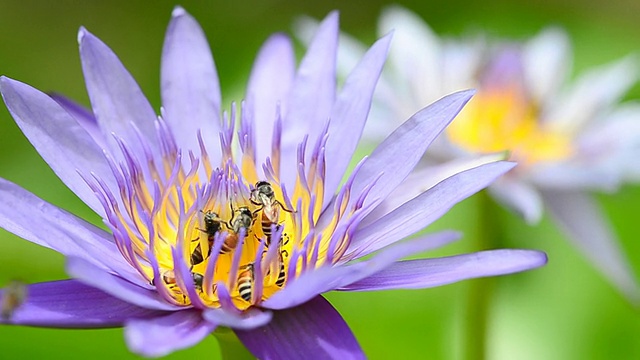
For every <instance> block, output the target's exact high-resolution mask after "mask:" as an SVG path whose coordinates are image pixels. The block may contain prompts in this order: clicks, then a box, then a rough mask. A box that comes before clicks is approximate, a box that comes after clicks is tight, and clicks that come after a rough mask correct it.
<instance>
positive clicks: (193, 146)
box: [161, 6, 221, 159]
mask: <svg viewBox="0 0 640 360" xmlns="http://www.w3.org/2000/svg"><path fill="white" fill-rule="evenodd" d="M161 90H162V105H163V107H164V113H163V114H164V119H165V120H166V121H167V123H168V124H169V127H170V128H171V130H172V132H173V134H174V136H175V139H176V143H177V144H178V147H179V148H181V149H182V151H183V153H185V154H187V153H188V152H189V151H193V153H194V154H199V153H200V145H199V142H198V138H197V134H198V131H200V132H201V134H202V139H203V141H204V143H205V146H206V149H207V152H208V153H209V155H210V156H211V158H212V159H219V158H220V151H221V150H220V146H219V145H218V142H217V140H218V131H219V129H220V102H221V100H220V85H219V80H218V73H217V72H216V67H215V63H214V60H213V56H212V55H211V49H210V48H209V44H208V43H207V39H206V37H205V35H204V32H203V31H202V28H201V27H200V25H199V24H198V23H197V22H196V20H195V19H194V18H193V17H192V16H191V15H189V14H188V13H187V12H186V11H185V10H184V9H183V8H181V7H179V6H178V7H176V8H175V9H174V10H173V13H172V17H171V22H170V23H169V27H168V28H167V34H166V36H165V41H164V47H163V49H162V68H161Z"/></svg>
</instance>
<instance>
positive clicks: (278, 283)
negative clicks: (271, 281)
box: [276, 250, 287, 287]
mask: <svg viewBox="0 0 640 360" xmlns="http://www.w3.org/2000/svg"><path fill="white" fill-rule="evenodd" d="M283 252H284V253H286V250H285V251H281V252H280V254H279V255H280V256H279V260H280V262H279V263H280V271H278V278H277V279H276V286H277V287H282V285H284V280H285V278H286V276H287V274H286V272H285V271H284V258H283V256H282V253H283Z"/></svg>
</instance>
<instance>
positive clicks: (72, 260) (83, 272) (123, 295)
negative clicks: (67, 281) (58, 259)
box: [66, 257, 181, 311]
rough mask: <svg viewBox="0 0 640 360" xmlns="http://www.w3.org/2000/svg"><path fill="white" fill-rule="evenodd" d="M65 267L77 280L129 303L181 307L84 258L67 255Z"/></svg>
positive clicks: (152, 306) (172, 309) (160, 307)
mask: <svg viewBox="0 0 640 360" xmlns="http://www.w3.org/2000/svg"><path fill="white" fill-rule="evenodd" d="M66 269H67V273H68V274H69V275H70V276H71V277H73V278H75V279H77V280H78V281H81V282H82V283H85V284H87V285H89V286H92V287H95V288H97V289H100V290H102V291H104V292H106V293H108V294H110V295H111V296H113V297H115V298H118V299H121V300H123V301H127V302H129V303H131V304H134V305H137V306H140V307H143V308H147V309H153V310H166V311H175V310H180V309H181V308H180V307H178V306H175V305H171V304H169V303H167V302H165V301H164V300H162V299H161V298H160V296H159V294H158V292H157V291H154V290H149V289H145V288H142V287H140V286H139V285H136V284H133V283H130V282H128V281H126V280H124V279H122V278H120V277H118V276H115V275H112V274H109V273H108V272H106V271H104V270H102V269H100V268H97V267H95V266H94V265H92V264H91V263H89V262H88V261H86V260H84V259H81V258H76V257H68V258H67V266H66Z"/></svg>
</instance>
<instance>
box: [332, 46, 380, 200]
mask: <svg viewBox="0 0 640 360" xmlns="http://www.w3.org/2000/svg"><path fill="white" fill-rule="evenodd" d="M390 41H391V35H388V36H385V37H384V38H382V39H380V40H378V41H377V42H376V43H375V44H373V46H372V47H371V49H369V51H367V53H366V54H365V55H364V57H363V58H362V60H361V61H360V63H358V65H357V66H356V67H355V69H354V70H353V71H352V72H351V74H349V77H347V80H346V82H345V84H344V87H343V89H342V91H341V92H340V96H339V97H338V99H337V101H336V103H335V105H334V108H333V109H332V111H331V122H330V123H329V134H330V135H329V138H328V139H327V144H326V161H327V164H328V165H329V166H327V168H326V179H325V188H324V191H325V193H324V202H323V204H329V200H330V199H331V198H332V197H333V195H334V194H335V190H336V188H337V187H338V185H339V184H340V181H341V180H342V178H343V177H344V173H345V171H346V170H347V166H348V165H349V162H350V161H351V157H352V155H353V152H354V151H355V149H356V146H357V145H358V141H360V136H361V135H362V130H363V128H364V124H365V122H366V121H367V115H368V114H369V108H370V107H371V99H372V97H373V91H374V89H375V87H376V83H377V82H378V78H379V77H380V72H381V71H382V66H383V65H384V61H385V59H386V57H387V52H388V50H389V43H390Z"/></svg>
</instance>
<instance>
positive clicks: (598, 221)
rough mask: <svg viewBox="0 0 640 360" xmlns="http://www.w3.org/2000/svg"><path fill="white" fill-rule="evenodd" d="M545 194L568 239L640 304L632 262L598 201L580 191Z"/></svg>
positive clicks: (630, 298) (548, 192) (549, 192)
mask: <svg viewBox="0 0 640 360" xmlns="http://www.w3.org/2000/svg"><path fill="white" fill-rule="evenodd" d="M542 195H543V197H544V201H545V204H546V205H547V206H548V207H549V210H550V211H551V214H552V215H553V219H554V220H555V221H556V222H557V223H558V225H559V226H560V227H561V228H562V230H564V231H565V233H566V234H567V236H568V239H569V240H571V242H572V243H573V244H574V245H576V246H577V247H578V249H579V250H580V251H582V253H583V254H584V255H585V256H586V257H587V258H588V259H589V260H591V261H592V262H593V264H594V265H595V266H596V267H597V268H598V269H599V270H600V271H602V273H603V274H604V275H605V276H606V277H607V278H608V279H609V281H611V282H612V283H613V284H614V285H615V286H616V287H618V289H619V290H620V291H621V292H622V293H623V294H624V295H625V296H627V298H628V299H629V300H631V301H633V302H634V303H636V304H638V303H640V288H639V287H638V282H637V280H636V279H635V277H634V275H633V270H632V268H631V266H630V264H629V261H628V259H627V257H626V256H625V255H624V253H623V251H622V249H620V246H619V244H618V242H617V239H616V237H615V235H614V234H613V232H612V231H611V228H610V225H609V224H608V223H607V222H606V220H605V217H604V216H603V214H602V213H601V212H600V209H599V208H598V207H597V205H596V204H595V202H594V201H593V200H592V199H591V198H590V197H589V196H588V195H587V194H584V193H579V192H560V191H544V192H543V193H542Z"/></svg>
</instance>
